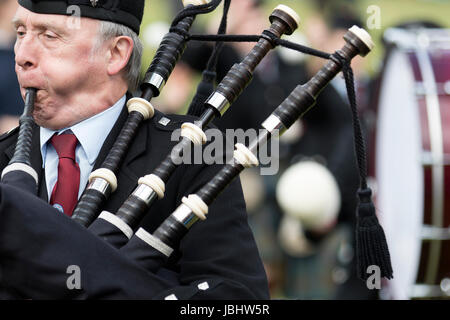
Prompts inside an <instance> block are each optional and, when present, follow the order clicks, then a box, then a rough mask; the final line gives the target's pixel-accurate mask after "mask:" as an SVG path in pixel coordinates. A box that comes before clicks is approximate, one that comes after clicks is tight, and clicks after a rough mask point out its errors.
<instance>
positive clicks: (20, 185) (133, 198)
mask: <svg viewBox="0 0 450 320" xmlns="http://www.w3.org/2000/svg"><path fill="white" fill-rule="evenodd" d="M198 2H201V4H199V3H198ZM203 2H205V3H203ZM221 2H222V1H221V0H213V1H211V2H209V3H206V1H184V4H185V9H183V10H182V11H181V12H180V13H179V14H178V15H177V16H176V17H175V19H174V21H173V23H172V25H171V29H170V31H169V33H168V34H167V35H166V36H165V37H164V38H163V40H162V42H161V45H160V47H159V48H158V50H157V52H156V54H155V57H154V59H153V61H152V63H151V65H150V67H149V69H148V71H147V73H146V75H145V78H144V80H143V82H142V84H141V91H142V93H141V95H140V97H134V98H132V99H130V100H129V101H128V102H127V107H128V111H129V115H128V118H127V120H126V122H125V124H124V126H123V128H122V130H121V133H120V135H119V137H118V139H117V141H116V142H115V143H114V145H113V147H112V149H111V150H110V152H109V154H108V156H107V157H106V159H105V161H104V162H103V164H102V165H101V168H100V169H98V170H96V171H94V172H92V174H91V175H90V178H89V184H88V186H87V188H86V190H85V191H84V193H83V195H82V196H81V198H80V200H79V202H78V205H77V207H76V208H75V211H74V214H73V215H72V220H74V222H75V223H73V221H72V222H71V221H69V222H64V223H63V227H62V228H61V229H60V230H57V231H56V230H55V231H54V232H55V234H56V233H59V234H70V237H71V238H73V239H78V237H80V238H82V239H78V240H76V241H74V242H75V244H71V245H70V246H74V245H79V246H83V245H85V246H89V244H90V241H91V240H92V241H96V247H95V249H91V250H87V252H84V253H83V256H82V258H80V259H83V261H86V263H87V264H88V265H92V262H89V261H90V260H89V259H90V258H92V257H93V256H96V257H97V259H96V260H100V261H101V260H102V257H105V258H104V259H103V260H104V261H103V262H102V263H104V264H105V270H107V271H105V273H106V275H95V277H97V278H100V279H105V280H104V281H107V280H108V281H112V282H113V284H109V285H110V286H114V288H115V290H116V291H114V290H112V291H110V292H109V293H110V294H111V296H112V297H117V296H119V297H148V296H153V297H154V296H155V292H158V290H160V291H161V292H163V291H164V290H163V288H166V287H167V286H172V287H173V286H174V284H173V283H167V281H165V280H164V281H163V280H161V279H158V278H156V276H155V274H157V273H158V272H159V271H161V269H162V268H163V267H164V265H165V263H166V262H167V260H168V258H169V257H170V256H171V254H172V253H173V251H174V250H176V249H177V248H178V247H179V246H180V243H181V241H182V239H183V237H184V236H185V235H186V234H187V233H188V232H189V230H190V228H191V227H192V226H193V225H194V224H195V223H196V222H197V221H202V220H205V219H206V217H207V214H208V207H209V206H211V205H212V203H213V202H214V200H215V199H216V198H217V197H218V196H219V194H221V192H223V190H224V189H226V188H227V186H228V185H229V184H230V183H231V182H232V181H233V179H235V178H236V177H237V176H239V174H240V173H241V172H242V171H243V170H244V169H245V168H248V167H252V166H257V165H258V163H259V162H258V158H257V153H258V148H261V147H262V146H264V145H265V144H266V143H267V142H268V141H269V140H270V139H271V138H277V137H278V136H280V135H282V134H283V133H284V132H285V131H286V130H287V129H288V128H289V127H290V126H291V125H292V124H293V123H294V122H295V121H297V120H298V119H299V118H300V117H302V116H303V115H304V114H305V113H306V112H307V111H308V110H309V109H310V108H312V107H313V106H314V104H315V99H316V98H317V96H318V95H319V94H320V92H321V91H322V89H323V88H324V87H325V86H326V85H327V84H328V83H329V82H330V81H331V80H332V79H333V78H334V77H335V76H336V75H337V74H338V73H339V72H341V71H343V73H344V76H345V80H346V85H347V93H348V97H349V100H350V105H351V112H352V116H353V124H354V134H355V151H356V154H357V163H358V168H359V175H360V190H359V192H358V196H359V199H360V203H359V207H358V218H359V219H358V226H357V255H358V258H359V260H358V275H359V277H360V278H361V279H363V280H365V279H367V277H368V275H369V274H368V273H367V272H366V270H367V268H368V267H369V266H372V265H377V266H379V267H380V269H381V275H382V276H383V277H386V278H388V279H389V278H391V277H392V268H391V265H390V257H389V251H388V248H387V244H386V240H385V237H384V232H383V229H382V228H381V226H380V225H379V223H378V220H377V217H376V214H375V208H374V206H373V204H372V201H371V190H370V189H369V188H368V186H367V182H366V159H365V145H364V140H363V138H362V133H361V128H360V125H359V118H358V112H357V108H356V101H355V100H356V99H355V92H354V91H355V90H354V87H353V73H352V70H351V67H350V62H351V60H352V59H353V58H354V57H355V56H356V55H361V56H365V55H366V54H368V53H369V52H370V51H371V49H372V48H373V42H372V40H371V38H370V35H369V34H368V33H367V32H366V31H365V30H363V29H361V28H359V27H357V26H353V27H352V28H350V29H349V30H348V32H347V33H346V34H345V36H344V40H345V42H346V43H345V45H344V46H343V47H342V48H340V49H339V50H337V51H336V52H335V53H333V54H328V53H324V52H321V51H319V50H315V49H312V48H308V47H305V46H302V45H299V44H296V43H292V42H289V41H286V40H282V39H281V36H282V35H283V34H291V33H293V32H294V30H295V29H296V28H297V27H298V25H299V22H300V19H299V17H298V15H297V14H296V13H295V12H294V11H293V10H292V9H290V8H289V7H287V6H284V5H280V6H277V7H276V8H275V9H274V10H273V12H272V14H271V15H270V18H269V20H270V23H271V24H270V26H269V27H268V28H267V29H266V30H265V31H264V32H263V33H262V34H261V35H257V36H256V35H244V36H229V35H226V34H225V31H226V16H227V12H228V8H229V6H230V0H225V1H224V13H223V17H222V21H221V25H220V27H219V32H218V34H217V35H206V36H205V35H191V34H190V33H189V30H190V28H191V26H192V25H193V23H194V20H195V17H196V16H197V15H199V14H205V13H209V12H211V11H213V10H215V9H216V8H217V7H218V6H219V4H220V3H221ZM190 40H197V41H215V42H216V44H215V47H214V50H213V53H212V55H211V57H210V60H209V63H208V67H207V70H206V71H205V72H204V73H203V80H202V83H201V84H200V85H199V87H198V92H197V94H196V96H195V97H194V99H193V102H192V104H191V106H190V108H189V113H190V114H191V115H196V116H197V117H198V120H197V121H195V123H191V122H186V123H184V124H183V125H182V126H181V138H180V141H179V142H178V143H177V144H176V145H175V146H174V148H173V150H172V151H171V152H170V153H169V154H168V155H167V156H166V158H165V159H164V160H163V161H162V162H161V163H160V165H159V166H158V167H157V168H156V169H155V170H154V171H153V172H152V173H149V174H148V175H146V176H144V177H141V178H140V179H139V181H138V182H137V187H136V188H135V190H134V191H133V192H132V194H131V195H130V196H129V197H128V199H126V201H125V202H124V203H123V204H122V206H121V207H120V208H119V210H118V211H117V212H116V213H111V212H107V211H102V208H103V206H104V204H105V203H106V202H107V201H108V198H109V197H110V196H113V193H114V191H115V189H116V188H117V185H118V183H120V181H117V178H116V173H117V170H118V168H119V167H120V164H121V162H122V161H123V158H124V155H125V154H126V153H127V148H128V146H129V145H130V144H131V141H132V140H133V138H134V136H135V135H136V132H137V130H138V128H139V126H140V125H141V124H142V123H143V122H144V121H145V120H147V119H149V118H152V117H153V115H154V108H153V106H152V104H151V102H150V101H151V99H152V98H153V97H156V96H158V95H159V94H160V92H161V90H162V89H163V86H164V84H165V82H166V81H167V80H168V78H169V76H170V74H171V72H172V70H173V69H174V68H175V65H176V63H177V61H178V60H179V59H180V57H181V55H182V54H183V51H184V49H185V48H186V45H187V42H188V41H190ZM225 41H253V42H256V45H255V46H254V47H253V49H251V51H250V52H249V53H248V54H247V55H246V56H245V57H244V58H243V60H242V61H241V62H240V63H236V64H235V65H234V66H233V67H232V68H231V69H230V70H229V72H228V74H227V75H226V76H225V77H224V78H223V80H222V81H221V82H220V83H219V84H218V85H217V87H216V89H215V90H213V85H214V83H213V82H214V81H215V75H214V68H215V64H216V63H217V59H218V53H219V52H220V48H221V46H222V44H223V42H225ZM279 45H281V46H284V47H287V48H290V49H293V50H297V51H300V52H303V53H306V54H313V55H316V56H319V57H322V58H324V59H327V62H326V64H325V65H324V66H323V67H322V69H320V70H319V71H318V72H317V73H316V74H315V75H314V76H313V77H312V78H311V79H310V80H309V81H308V82H306V83H305V84H300V85H298V86H297V87H296V88H295V89H294V90H293V91H292V93H291V94H290V95H289V96H288V97H287V98H286V99H285V100H284V101H283V102H282V103H281V104H280V105H279V106H278V107H277V108H276V109H275V110H274V111H273V112H272V114H271V115H270V116H269V117H268V118H267V119H266V120H265V121H264V122H263V123H262V124H261V127H262V131H260V134H259V135H258V137H257V139H256V140H253V141H250V143H249V144H248V146H245V145H244V144H236V145H235V150H234V153H233V158H232V159H231V160H230V161H229V162H227V163H226V164H225V165H224V166H223V167H222V169H221V170H220V171H219V172H218V173H217V174H216V175H215V176H214V177H213V178H212V179H211V180H210V181H209V182H208V183H207V184H205V185H204V186H203V187H201V188H200V190H198V191H197V192H196V193H194V194H190V195H186V196H185V197H183V199H182V203H181V204H180V205H179V207H178V208H177V209H176V210H175V211H174V212H173V213H172V214H170V215H169V216H168V218H167V219H166V220H165V221H164V222H163V223H162V224H161V225H160V227H159V228H157V229H156V231H154V232H153V233H150V232H148V231H146V230H144V229H143V228H139V224H140V222H141V221H142V219H143V218H144V216H146V215H148V214H151V213H150V212H151V206H152V204H153V203H155V202H156V201H157V200H158V199H161V198H163V197H164V192H165V187H166V184H168V183H170V177H171V176H172V175H173V173H174V172H175V171H176V169H177V167H178V165H177V163H179V162H180V161H179V160H180V159H181V158H182V157H183V155H184V154H185V153H186V152H187V150H190V148H191V147H193V146H202V145H203V144H205V143H206V142H207V137H206V134H205V132H204V130H205V129H206V128H207V126H208V125H209V124H210V123H211V121H212V120H213V119H214V118H216V117H220V116H221V115H223V114H224V113H225V112H227V111H228V110H231V109H232V105H233V102H234V101H235V100H236V99H237V98H238V97H239V95H240V94H241V93H242V92H243V91H244V90H245V88H246V86H247V85H248V84H249V83H250V81H251V79H252V75H253V72H254V71H255V69H256V67H257V66H258V64H259V63H260V62H261V61H262V59H263V58H264V57H265V56H266V55H267V53H268V52H269V51H270V50H272V49H274V48H275V47H277V46H279ZM34 94H35V91H34V90H33V89H29V90H28V91H27V96H26V104H25V111H24V115H23V116H22V117H21V122H20V132H19V138H18V140H17V145H16V153H15V156H14V157H13V159H12V160H11V163H10V164H9V166H8V167H7V168H6V169H5V170H4V171H3V174H2V185H3V188H2V189H3V191H5V192H6V193H5V194H11V193H8V192H7V190H8V188H9V187H11V188H13V189H14V192H19V193H20V192H22V193H24V195H23V199H24V200H23V201H26V200H27V199H32V198H33V197H34V196H33V194H34V195H35V194H36V190H35V189H36V185H37V178H36V177H37V175H36V174H35V173H34V172H32V171H31V170H32V169H31V167H30V165H29V156H30V145H31V138H30V137H31V126H32V117H31V110H32V106H33V100H34ZM30 169H31V170H30ZM30 178H31V179H32V180H33V181H30ZM24 181H28V182H27V184H26V185H27V187H24ZM30 182H32V183H30ZM33 183H34V184H33ZM30 185H32V186H33V188H30V187H29V186H30ZM19 189H22V190H20V191H19ZM23 190H25V191H26V192H23ZM25 193H26V194H25ZM4 196H5V195H4ZM19 202H20V201H19ZM21 205H22V204H20V203H17V206H18V207H20V206H21ZM47 209H48V210H47ZM51 210H54V209H53V208H51V207H50V206H49V205H47V204H45V203H43V201H41V200H39V202H38V203H37V204H36V211H37V212H36V215H35V216H34V219H41V220H40V222H37V223H38V224H39V225H42V226H43V228H44V229H47V230H49V232H50V229H51V227H50V226H48V227H46V226H45V223H49V224H50V225H51V223H52V221H60V220H59V219H65V220H67V217H57V215H56V214H55V216H53V214H48V212H50V211H51ZM43 211H46V212H45V213H43ZM50 213H52V212H50ZM23 214H24V215H25V216H26V217H28V218H30V214H31V213H30V212H26V213H23ZM9 217H11V219H12V220H14V219H16V220H17V219H21V218H22V219H23V218H24V217H20V216H18V215H16V216H14V215H13V214H10V213H8V212H3V213H0V219H7V218H9ZM14 221H15V220H14ZM58 223H59V222H58ZM6 225H8V223H6ZM9 225H13V224H12V222H11V223H9ZM27 228H29V226H24V230H21V231H22V232H27ZM86 228H87V230H86ZM86 234H89V235H86ZM83 235H84V236H83ZM6 236H7V235H3V237H6ZM98 238H100V239H102V240H101V241H98ZM94 239H96V240H94ZM0 240H4V239H0ZM77 241H78V244H76V242H77ZM205 241H207V239H205ZM54 245H55V246H58V245H60V244H54ZM61 248H63V249H62V250H69V248H65V247H61ZM24 250H25V249H24ZM27 250H29V249H27ZM8 254H10V252H8V253H3V252H1V250H0V255H6V256H7V255H8ZM25 254H29V251H26V250H25V251H24V253H23V255H25ZM64 257H66V254H64ZM47 258H48V259H57V258H55V257H48V256H47ZM36 259H37V258H36ZM61 259H63V258H61ZM67 259H68V260H70V259H69V258H67ZM129 260H132V261H133V268H129V267H124V270H122V271H123V272H124V273H127V274H128V273H129V274H133V275H132V277H133V281H136V283H145V282H146V281H148V279H149V278H151V280H152V281H154V282H152V286H151V288H146V289H143V291H139V290H140V289H137V288H132V283H130V282H129V283H127V282H125V280H121V279H120V275H117V274H114V273H113V272H112V271H109V270H110V269H108V267H107V265H111V264H115V263H116V264H118V265H125V261H129ZM12 266H14V267H16V268H18V269H19V270H20V267H17V265H12ZM11 268H12V267H11ZM94 270H95V267H94ZM17 272H19V271H17ZM108 272H110V273H108ZM17 278H19V277H17ZM45 279H47V280H48V279H49V278H48V277H47V278H46V277H45V276H43V277H42V279H40V281H42V282H38V283H36V284H33V285H32V286H31V287H32V288H31V289H29V290H30V291H29V292H27V294H29V295H33V294H36V292H39V288H38V287H39V283H41V284H42V283H44V282H45ZM18 281H19V282H20V280H18ZM49 281H50V280H49ZM50 282H51V281H50ZM100 282H101V281H100ZM48 285H49V286H50V287H52V288H53V287H56V286H57V284H55V283H49V284H48ZM59 285H60V284H59ZM102 285H104V284H103V283H102V284H100V285H99V287H101V286H102ZM210 285H211V284H210ZM139 288H141V287H139ZM94 291H95V290H94ZM111 292H115V293H117V295H116V296H115V295H114V294H112V293H111ZM61 294H62V295H64V294H67V293H61V291H60V290H58V289H55V291H52V290H50V293H49V296H52V295H54V296H59V295H61ZM156 296H158V295H156ZM70 297H73V296H70ZM76 297H83V298H85V297H87V296H85V295H80V296H76ZM88 297H89V298H96V297H98V296H96V295H95V294H93V295H89V296H88ZM101 297H102V298H105V296H104V295H103V296H101ZM106 297H110V296H108V295H106ZM159 297H166V296H159ZM166 298H167V297H166Z"/></svg>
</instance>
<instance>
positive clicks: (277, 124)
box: [262, 114, 286, 136]
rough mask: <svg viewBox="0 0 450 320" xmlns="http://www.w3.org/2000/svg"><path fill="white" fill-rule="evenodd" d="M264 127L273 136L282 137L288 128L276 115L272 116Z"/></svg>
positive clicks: (263, 124) (265, 122)
mask: <svg viewBox="0 0 450 320" xmlns="http://www.w3.org/2000/svg"><path fill="white" fill-rule="evenodd" d="M262 127H263V128H264V129H266V130H267V131H269V132H270V134H271V135H273V136H281V135H282V134H283V133H284V132H285V131H286V126H285V125H284V124H283V122H281V120H280V119H279V118H278V117H277V116H276V115H274V114H271V115H270V116H269V117H268V118H267V119H266V120H265V121H264V122H263V123H262Z"/></svg>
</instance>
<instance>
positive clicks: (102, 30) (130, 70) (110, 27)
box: [98, 21, 143, 92]
mask: <svg viewBox="0 0 450 320" xmlns="http://www.w3.org/2000/svg"><path fill="white" fill-rule="evenodd" d="M120 36H126V37H130V38H131V39H132V40H133V43H134V47H133V52H132V53H131V56H130V60H129V61H128V64H127V65H126V67H125V69H124V71H125V80H126V81H127V83H128V90H129V91H130V92H134V91H135V90H137V88H138V86H139V81H140V75H141V61H142V51H143V45H142V42H141V39H139V36H138V35H137V34H136V32H134V31H133V30H131V29H130V28H128V27H126V26H124V25H122V24H117V23H114V22H110V21H100V27H99V43H98V45H99V46H100V45H101V43H103V42H104V41H107V40H110V39H112V38H114V37H120Z"/></svg>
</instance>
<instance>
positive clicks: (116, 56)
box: [108, 36, 134, 76]
mask: <svg viewBox="0 0 450 320" xmlns="http://www.w3.org/2000/svg"><path fill="white" fill-rule="evenodd" d="M133 46H134V44H133V40H132V39H131V38H130V37H126V36H120V37H116V38H114V39H113V40H112V42H111V45H110V47H109V50H110V57H109V61H108V75H110V76H113V75H116V74H118V73H120V72H121V71H122V70H123V69H124V68H125V66H126V65H127V63H128V60H130V57H131V53H132V52H133Z"/></svg>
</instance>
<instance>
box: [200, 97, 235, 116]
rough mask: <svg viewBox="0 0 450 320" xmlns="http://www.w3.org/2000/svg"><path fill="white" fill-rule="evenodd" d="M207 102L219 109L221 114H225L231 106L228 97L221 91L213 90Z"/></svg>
mask: <svg viewBox="0 0 450 320" xmlns="http://www.w3.org/2000/svg"><path fill="white" fill-rule="evenodd" d="M206 103H207V104H209V105H210V106H212V107H213V108H215V109H216V110H217V111H219V112H220V114H221V115H223V114H224V113H225V112H226V111H227V110H228V108H229V107H230V102H229V101H228V99H227V98H225V97H224V96H223V95H222V94H220V93H219V92H213V93H212V94H211V95H210V96H209V98H208V100H206Z"/></svg>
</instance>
